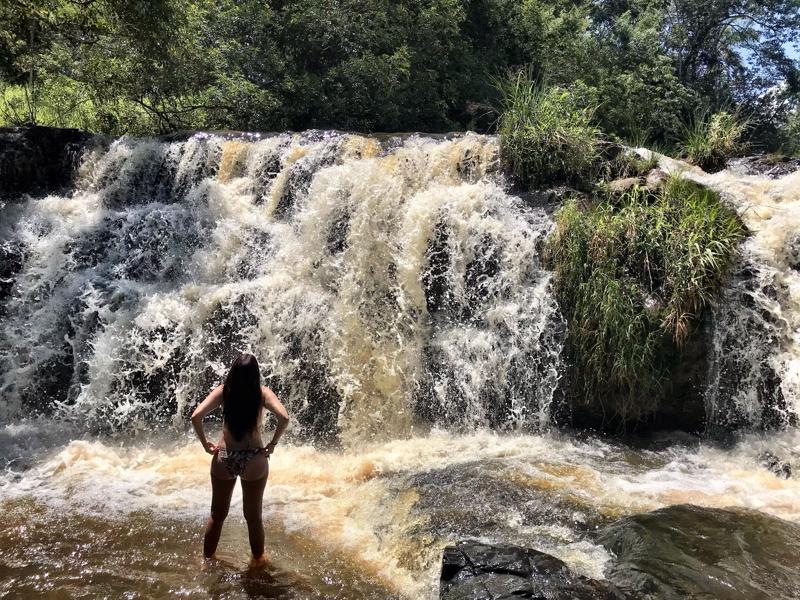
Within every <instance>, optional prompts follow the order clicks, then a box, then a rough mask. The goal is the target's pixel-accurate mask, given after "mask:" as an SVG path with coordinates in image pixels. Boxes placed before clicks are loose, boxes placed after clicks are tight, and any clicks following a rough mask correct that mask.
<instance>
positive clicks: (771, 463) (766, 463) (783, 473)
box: [759, 451, 792, 479]
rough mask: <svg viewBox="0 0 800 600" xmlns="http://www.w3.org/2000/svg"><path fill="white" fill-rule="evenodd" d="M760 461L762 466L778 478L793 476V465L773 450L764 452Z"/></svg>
mask: <svg viewBox="0 0 800 600" xmlns="http://www.w3.org/2000/svg"><path fill="white" fill-rule="evenodd" d="M759 461H760V462H761V466H762V467H764V468H765V469H767V470H768V471H770V472H771V473H772V474H773V475H775V477H777V478H778V479H789V478H790V477H791V476H792V465H790V464H789V463H788V462H786V461H784V460H781V459H780V458H778V457H777V456H775V455H774V454H773V453H772V452H769V451H767V452H764V453H763V454H762V455H761V456H760V457H759Z"/></svg>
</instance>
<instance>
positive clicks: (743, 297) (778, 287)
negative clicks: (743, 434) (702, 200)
mask: <svg viewBox="0 0 800 600" xmlns="http://www.w3.org/2000/svg"><path fill="white" fill-rule="evenodd" d="M660 160H661V165H662V167H664V168H666V169H667V170H669V171H673V172H677V173H680V174H682V175H683V176H684V177H688V178H690V179H693V180H695V181H697V182H699V183H701V184H703V185H706V186H709V187H711V188H712V189H715V190H716V191H718V192H719V193H720V194H721V195H722V197H723V198H724V199H725V201H727V202H728V203H729V204H730V205H731V206H733V207H734V208H735V209H736V210H737V212H738V213H739V215H740V217H741V218H742V221H743V222H744V224H745V225H746V226H747V228H748V230H749V235H748V237H747V239H746V240H745V241H744V243H743V244H742V245H741V247H740V256H739V259H738V262H737V264H736V266H735V268H734V272H733V274H732V277H731V279H730V281H729V282H728V283H727V285H726V287H725V289H723V292H722V294H721V296H720V297H719V298H717V299H716V300H715V302H714V304H713V306H712V310H711V314H712V318H711V323H712V327H711V335H710V338H709V340H708V347H709V360H708V363H709V375H708V380H707V389H706V414H707V421H708V424H709V426H710V427H712V428H717V427H719V428H724V429H737V428H747V429H759V428H769V427H776V426H777V427H780V426H791V425H794V424H795V423H796V421H797V417H798V415H800V171H797V172H795V173H793V174H790V175H785V176H782V177H779V178H777V179H771V178H768V177H764V176H758V175H751V174H747V173H741V172H738V171H737V170H736V169H735V168H734V169H730V170H726V171H722V172H720V173H716V174H714V175H708V174H706V173H703V172H702V171H700V170H699V169H696V168H692V167H689V165H686V164H685V163H681V162H679V161H675V160H672V159H669V158H667V157H660Z"/></svg>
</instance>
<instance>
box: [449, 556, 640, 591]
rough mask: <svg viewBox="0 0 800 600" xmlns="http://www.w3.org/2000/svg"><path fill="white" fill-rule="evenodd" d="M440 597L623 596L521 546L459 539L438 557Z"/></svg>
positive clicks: (605, 584)
mask: <svg viewBox="0 0 800 600" xmlns="http://www.w3.org/2000/svg"><path fill="white" fill-rule="evenodd" d="M439 598H440V599H441V600H504V599H512V598H529V599H538V598H541V599H543V600H544V599H547V600H568V599H569V600H584V599H587V600H589V599H591V600H595V599H596V600H601V599H603V600H605V599H612V598H614V599H616V598H620V599H621V598H624V596H623V595H622V594H621V593H620V592H619V591H618V590H617V589H616V588H615V587H614V586H613V585H611V584H608V583H605V582H602V581H596V580H593V579H588V578H587V577H583V576H581V575H577V574H576V573H573V572H572V571H571V570H570V569H569V567H567V565H566V564H565V563H564V562H562V561H561V560H559V559H557V558H555V557H553V556H550V555H549V554H545V553H544V552H539V551H538V550H533V549H531V548H523V547H521V546H491V545H488V544H482V543H480V542H459V543H458V544H457V545H456V546H448V547H447V548H445V549H444V553H443V555H442V575H441V580H440V587H439Z"/></svg>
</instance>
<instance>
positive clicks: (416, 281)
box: [0, 132, 563, 440]
mask: <svg viewBox="0 0 800 600" xmlns="http://www.w3.org/2000/svg"><path fill="white" fill-rule="evenodd" d="M551 226H552V222H551V220H550V219H549V217H548V216H547V215H546V214H545V212H544V211H543V210H542V209H539V208H534V207H529V206H525V205H524V203H523V202H522V201H521V200H520V199H519V198H517V197H515V196H512V195H509V193H508V192H507V191H506V188H505V186H504V185H503V181H502V177H501V175H500V174H499V172H498V168H497V146H496V142H495V140H494V139H493V138H490V137H483V136H478V135H473V134H466V135H463V136H456V137H452V138H448V139H431V138H426V137H420V136H408V137H403V138H390V139H387V140H383V141H379V140H377V139H375V138H369V137H361V136H356V135H345V134H338V133H328V132H325V133H320V132H310V133H306V134H298V135H290V134H283V135H276V136H271V137H263V138H262V137H261V136H257V135H241V136H221V135H208V134H197V135H194V136H192V137H191V138H189V139H187V140H185V141H159V140H152V139H135V138H128V137H123V138H121V139H118V140H114V141H109V140H97V143H96V144H94V145H93V146H92V147H90V149H89V150H87V151H86V153H85V155H84V156H83V159H82V161H81V164H80V168H79V171H78V173H77V176H76V178H75V183H74V188H73V189H72V190H70V191H69V193H66V194H64V195H52V196H47V197H40V198H27V199H26V200H25V201H23V202H16V203H9V204H7V205H6V206H0V241H1V244H2V245H0V255H1V257H2V260H3V267H2V272H0V373H2V374H1V375H0V394H2V398H3V405H2V406H0V418H2V417H4V418H5V419H8V418H12V417H15V416H16V417H18V416H20V415H22V414H32V413H40V414H54V415H57V416H58V417H60V418H65V419H74V420H77V421H80V422H82V423H86V424H87V425H88V426H89V427H90V428H93V429H99V430H115V429H118V428H123V427H125V428H147V427H151V426H152V425H153V424H154V423H170V422H175V423H180V422H182V421H183V420H184V419H185V418H186V415H187V414H188V413H189V412H190V411H191V409H192V407H193V406H194V404H195V403H196V402H197V401H198V400H200V399H202V397H203V396H204V394H206V393H207V392H208V391H209V389H210V388H211V386H213V385H215V384H217V383H219V382H220V381H221V379H222V378H223V376H224V374H225V372H226V369H227V366H228V365H229V363H230V361H231V359H232V357H233V356H234V355H235V353H236V352H237V351H240V350H248V351H252V352H253V353H255V354H256V355H257V356H258V357H259V359H260V361H261V366H262V374H263V376H264V378H265V380H266V382H267V383H268V384H270V385H271V386H273V388H274V389H275V390H276V392H277V393H278V394H279V396H280V397H281V398H282V399H283V400H284V402H285V403H286V404H287V405H288V407H289V409H290V411H291V412H292V413H293V415H295V421H296V424H297V425H296V426H297V433H298V435H301V436H302V435H309V436H314V437H319V436H321V437H326V436H337V437H340V438H341V439H344V440H348V439H360V440H363V439H365V438H373V437H376V436H377V437H378V438H385V437H397V436H401V437H402V436H405V435H409V434H410V433H411V432H412V431H413V430H414V428H415V427H420V426H425V424H426V423H434V424H439V425H444V426H446V427H449V428H454V429H467V430H469V429H473V428H475V427H477V426H484V425H486V426H492V427H496V428H514V429H516V428H525V429H536V428H541V427H545V426H546V425H547V423H548V419H549V408H550V403H551V401H552V396H553V392H554V389H555V388H556V384H557V381H558V378H559V372H560V360H561V358H560V351H561V331H562V330H563V323H562V318H561V316H560V313H559V311H558V308H557V305H556V302H555V300H554V298H553V296H552V294H551V291H550V278H551V275H550V274H549V273H548V272H547V271H545V270H544V269H543V268H542V266H541V263H540V259H539V252H538V250H539V247H540V245H541V243H542V240H543V239H544V237H545V236H546V235H547V234H548V233H549V231H550V229H551Z"/></svg>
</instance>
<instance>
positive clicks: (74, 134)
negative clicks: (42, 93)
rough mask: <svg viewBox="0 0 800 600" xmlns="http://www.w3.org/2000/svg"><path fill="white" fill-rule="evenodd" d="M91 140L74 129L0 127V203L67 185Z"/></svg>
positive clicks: (59, 188)
mask: <svg viewBox="0 0 800 600" xmlns="http://www.w3.org/2000/svg"><path fill="white" fill-rule="evenodd" d="M91 138H92V136H91V135H90V134H88V133H84V132H82V131H78V130H77V129H56V128H54V127H12V128H0V200H12V199H14V198H17V197H19V196H21V195H23V194H35V195H46V194H50V193H54V192H57V191H59V190H61V189H63V188H66V187H67V186H69V184H70V182H71V180H72V177H73V174H74V172H75V168H76V167H77V165H78V161H79V160H80V157H81V154H82V153H83V150H84V148H85V147H86V144H87V143H88V141H89V140H90V139H91Z"/></svg>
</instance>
